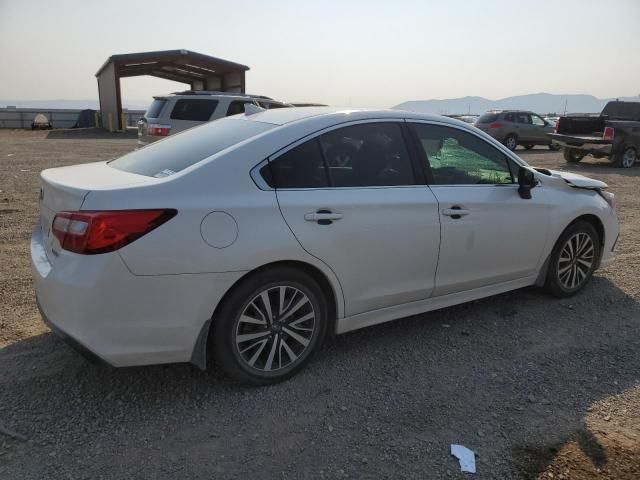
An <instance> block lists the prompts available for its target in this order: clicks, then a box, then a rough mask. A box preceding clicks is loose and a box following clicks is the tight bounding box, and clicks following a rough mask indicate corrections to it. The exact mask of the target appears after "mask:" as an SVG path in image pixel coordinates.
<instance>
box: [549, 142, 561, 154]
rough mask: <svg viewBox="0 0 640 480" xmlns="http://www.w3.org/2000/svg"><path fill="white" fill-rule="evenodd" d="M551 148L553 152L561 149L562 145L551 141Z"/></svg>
mask: <svg viewBox="0 0 640 480" xmlns="http://www.w3.org/2000/svg"><path fill="white" fill-rule="evenodd" d="M549 150H551V151H552V152H557V151H558V150H560V145H558V144H557V143H550V144H549Z"/></svg>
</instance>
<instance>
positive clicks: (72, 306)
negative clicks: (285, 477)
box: [31, 107, 618, 384]
mask: <svg viewBox="0 0 640 480" xmlns="http://www.w3.org/2000/svg"><path fill="white" fill-rule="evenodd" d="M336 159H340V161H339V162H336V161H335V160H336ZM41 182H42V183H41V191H40V199H41V200H40V207H41V215H40V220H39V223H38V225H37V227H36V228H35V229H34V232H33V236H32V239H31V259H32V264H33V275H34V284H35V291H36V298H37V302H38V305H39V307H40V311H41V312H42V315H43V318H44V320H45V322H46V323H47V324H48V325H49V326H50V327H51V329H52V330H53V331H55V332H57V333H58V334H60V335H61V336H62V337H63V338H66V339H67V340H68V341H69V342H70V343H71V344H72V345H75V346H76V347H78V348H79V349H80V350H81V351H83V352H84V353H86V354H88V355H91V356H93V357H97V358H100V359H102V360H103V361H105V362H107V363H109V364H111V365H114V366H128V365H146V364H156V363H167V362H191V363H193V364H195V365H197V366H199V367H202V368H204V367H205V366H206V365H207V357H208V356H210V357H211V358H213V359H215V361H216V363H217V364H218V365H219V367H220V368H221V369H222V370H223V371H225V372H226V373H227V374H229V375H231V376H233V377H235V378H237V379H241V380H244V381H248V382H253V383H257V384H265V383H270V382H275V381H279V380H282V379H285V378H287V377H289V376H290V375H292V374H294V373H295V372H297V371H298V370H300V368H301V367H302V366H303V365H304V364H306V363H307V362H308V360H309V359H310V357H311V356H312V354H313V353H314V352H315V351H316V350H317V349H318V347H319V345H320V344H321V343H322V341H323V340H324V339H325V338H326V337H327V336H331V335H333V334H341V333H344V332H348V331H351V330H355V329H358V328H362V327H366V326H368V325H373V324H377V323H381V322H386V321H389V320H395V319H398V318H401V317H406V316H409V315H415V314H418V313H421V312H426V311H430V310H435V309H439V308H443V307H447V306H449V305H455V304H458V303H462V302H467V301H471V300H475V299H479V298H482V297H487V296H490V295H494V294H498V293H502V292H505V291H508V290H513V289H517V288H520V287H525V286H529V285H539V286H544V287H545V288H546V289H547V290H548V291H549V292H551V293H552V294H554V295H557V296H560V297H566V296H570V295H573V294H575V293H576V292H578V291H580V290H581V289H582V288H583V287H584V286H585V285H586V284H587V282H588V281H589V279H590V278H591V275H592V274H593V272H594V271H595V270H596V269H597V268H598V267H600V266H605V265H609V264H610V263H611V261H612V260H613V258H614V253H613V250H614V246H615V243H616V239H617V237H618V223H617V219H616V214H615V210H614V206H613V195H612V194H610V193H608V192H606V191H605V188H606V184H604V183H602V182H599V181H597V180H592V179H589V178H586V177H583V176H580V175H576V174H573V173H568V172H556V171H551V170H544V169H534V168H532V167H530V166H529V165H527V163H526V162H524V161H523V160H522V159H520V158H519V157H518V156H516V155H515V154H514V153H512V152H511V151H510V150H508V149H507V148H505V147H504V146H503V145H502V144H500V143H498V142H497V141H495V140H494V139H493V138H491V137H490V136H488V135H486V134H484V133H482V132H481V131H479V130H478V129H476V128H473V127H472V126H470V125H468V124H465V123H463V122H460V121H457V120H453V119H448V118H445V117H439V116H432V115H422V114H418V113H412V112H400V111H394V110H384V111H372V110H362V111H356V110H352V109H350V110H345V111H342V110H338V109H335V108H318V107H305V108H290V109H277V110H266V111H259V112H258V113H254V114H248V113H247V114H244V115H236V116H234V117H229V118H224V119H220V120H216V121H214V122H209V123H206V124H204V125H202V126H200V127H197V128H193V129H190V130H187V131H184V132H182V133H180V134H178V135H174V136H171V137H169V138H168V139H167V140H165V141H163V142H158V143H155V144H153V145H150V146H148V147H146V148H143V149H139V150H136V151H134V152H131V153H128V154H126V155H124V156H123V157H120V158H118V159H115V160H111V161H106V162H105V161H103V162H97V163H90V164H85V165H77V166H70V167H62V168H54V169H48V170H45V171H43V172H42V174H41ZM540 186H541V187H543V188H541V187H540ZM461 187H463V188H461ZM498 244H499V248H497V247H496V246H497V245H498Z"/></svg>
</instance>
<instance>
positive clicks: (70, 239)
mask: <svg viewBox="0 0 640 480" xmlns="http://www.w3.org/2000/svg"><path fill="white" fill-rule="evenodd" d="M176 213H177V212H176V210H117V211H112V212H106V211H86V212H59V213H58V214H56V216H55V218H54V219H53V226H52V227H51V231H52V233H53V234H54V235H55V237H56V238H57V239H58V241H59V242H60V245H61V246H62V248H64V249H65V250H68V251H70V252H74V253H81V254H85V255H93V254H97V253H106V252H112V251H114V250H118V249H119V248H122V247H124V246H125V245H128V244H129V243H131V242H133V241H134V240H136V239H138V238H140V237H142V236H143V235H146V234H147V233H149V232H150V231H151V230H153V229H155V228H157V227H159V226H160V225H162V224H163V223H165V222H166V221H167V220H169V219H171V218H173V217H174V216H175V215H176Z"/></svg>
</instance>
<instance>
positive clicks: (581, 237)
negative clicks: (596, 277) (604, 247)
mask: <svg viewBox="0 0 640 480" xmlns="http://www.w3.org/2000/svg"><path fill="white" fill-rule="evenodd" d="M594 253H595V248H594V245H593V239H592V238H591V236H590V235H589V234H587V233H584V232H579V233H576V234H575V235H573V236H571V237H570V238H569V240H567V242H566V243H565V244H564V246H563V247H562V250H561V251H560V258H559V259H558V266H557V273H558V280H559V281H560V283H561V284H562V286H563V287H564V288H566V289H567V290H573V289H575V288H577V287H579V286H581V285H582V283H583V282H584V281H585V280H586V279H587V277H588V275H589V272H590V271H591V269H592V267H593V263H594Z"/></svg>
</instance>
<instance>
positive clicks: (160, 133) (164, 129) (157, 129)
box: [147, 123, 171, 137]
mask: <svg viewBox="0 0 640 480" xmlns="http://www.w3.org/2000/svg"><path fill="white" fill-rule="evenodd" d="M147 131H148V132H149V135H152V136H154V137H166V136H167V135H169V132H171V125H157V124H155V123H152V124H151V125H149V127H147Z"/></svg>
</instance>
